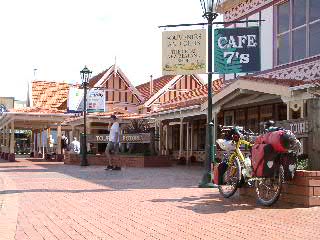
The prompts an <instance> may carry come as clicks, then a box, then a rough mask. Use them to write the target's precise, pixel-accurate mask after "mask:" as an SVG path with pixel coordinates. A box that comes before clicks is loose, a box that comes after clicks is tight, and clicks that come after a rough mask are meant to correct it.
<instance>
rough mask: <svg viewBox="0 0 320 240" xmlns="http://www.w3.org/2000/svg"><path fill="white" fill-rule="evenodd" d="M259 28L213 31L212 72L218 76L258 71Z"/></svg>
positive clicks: (259, 67)
mask: <svg viewBox="0 0 320 240" xmlns="http://www.w3.org/2000/svg"><path fill="white" fill-rule="evenodd" d="M259 33H260V32H259V27H247V28H219V29H215V30H214V71H215V72H216V73H219V74H227V73H250V72H256V71H260V69H261V66H260V65H261V64H260V34H259Z"/></svg>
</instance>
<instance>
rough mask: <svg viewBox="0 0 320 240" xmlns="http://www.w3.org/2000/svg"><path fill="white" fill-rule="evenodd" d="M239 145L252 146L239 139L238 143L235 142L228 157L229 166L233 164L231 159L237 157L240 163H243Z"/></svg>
mask: <svg viewBox="0 0 320 240" xmlns="http://www.w3.org/2000/svg"><path fill="white" fill-rule="evenodd" d="M241 145H245V146H248V147H252V146H253V144H252V143H250V142H248V141H246V140H243V139H239V141H237V143H236V148H235V150H234V152H233V153H232V154H231V155H230V157H229V161H228V165H229V166H230V165H232V164H233V159H234V158H235V157H238V158H239V161H240V162H242V163H243V162H244V156H243V154H242V152H241V150H240V146H241Z"/></svg>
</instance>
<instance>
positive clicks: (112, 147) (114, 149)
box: [105, 142, 119, 153]
mask: <svg viewBox="0 0 320 240" xmlns="http://www.w3.org/2000/svg"><path fill="white" fill-rule="evenodd" d="M105 152H106V153H118V152H119V143H116V142H108V144H107V147H106V151H105Z"/></svg>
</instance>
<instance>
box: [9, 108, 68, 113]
mask: <svg viewBox="0 0 320 240" xmlns="http://www.w3.org/2000/svg"><path fill="white" fill-rule="evenodd" d="M9 112H18V113H40V114H41V113H44V114H50V113H52V114H54V113H64V112H65V111H64V110H58V109H53V108H51V109H48V108H40V107H32V108H29V107H28V108H19V109H10V110H9Z"/></svg>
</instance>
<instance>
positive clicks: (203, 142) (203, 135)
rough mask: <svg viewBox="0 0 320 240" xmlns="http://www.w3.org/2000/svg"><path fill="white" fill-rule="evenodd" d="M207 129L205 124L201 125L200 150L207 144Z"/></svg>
mask: <svg viewBox="0 0 320 240" xmlns="http://www.w3.org/2000/svg"><path fill="white" fill-rule="evenodd" d="M206 136H207V135H206V129H205V126H203V127H202V126H201V127H200V128H199V135H198V143H199V144H198V148H199V149H198V150H204V149H205V146H206Z"/></svg>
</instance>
